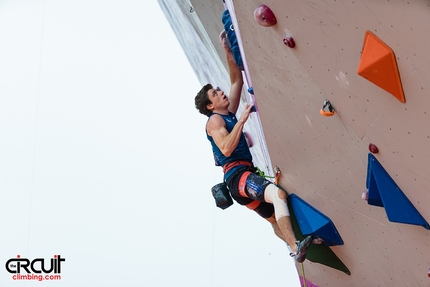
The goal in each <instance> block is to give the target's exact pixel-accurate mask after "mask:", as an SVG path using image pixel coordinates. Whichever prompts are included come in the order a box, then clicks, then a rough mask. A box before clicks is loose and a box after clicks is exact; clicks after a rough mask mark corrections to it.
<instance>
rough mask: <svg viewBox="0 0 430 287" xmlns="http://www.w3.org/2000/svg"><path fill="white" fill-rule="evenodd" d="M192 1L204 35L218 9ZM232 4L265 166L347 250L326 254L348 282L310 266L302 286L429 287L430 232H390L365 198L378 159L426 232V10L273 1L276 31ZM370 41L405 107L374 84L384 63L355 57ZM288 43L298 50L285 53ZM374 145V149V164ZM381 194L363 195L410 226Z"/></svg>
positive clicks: (429, 22)
mask: <svg viewBox="0 0 430 287" xmlns="http://www.w3.org/2000/svg"><path fill="white" fill-rule="evenodd" d="M194 2H196V3H194V8H196V11H197V12H200V13H201V14H200V15H201V17H200V19H201V20H202V22H205V23H206V25H208V26H210V23H211V21H212V22H213V19H209V18H210V17H211V14H210V13H209V12H207V11H208V10H209V9H210V7H209V6H211V7H212V6H214V7H215V6H216V7H218V6H217V5H218V2H219V1H218V0H211V1H207V3H205V4H202V3H201V2H198V1H194ZM226 2H229V1H226ZM231 2H232V4H233V5H234V10H235V14H236V18H237V22H238V27H236V28H237V29H239V30H240V35H241V39H242V45H243V50H242V54H243V55H242V56H244V57H245V58H246V60H247V65H248V68H249V76H250V77H251V79H252V85H253V90H254V93H255V98H256V102H257V106H258V111H259V114H260V117H261V121H262V125H263V128H264V133H265V138H266V142H267V146H268V150H269V153H270V159H271V162H272V165H273V166H275V165H276V166H278V167H280V169H281V170H282V177H281V182H280V183H281V186H283V187H284V188H285V189H286V190H287V191H288V192H290V193H294V194H296V195H297V196H299V197H300V198H301V199H302V200H303V201H305V202H306V204H309V205H310V206H312V207H313V208H315V209H316V210H318V211H319V212H321V213H323V214H324V216H326V217H327V218H329V219H331V221H332V223H333V224H334V225H335V228H336V230H337V232H339V234H340V236H341V238H342V240H343V244H342V245H336V246H330V249H329V250H331V251H333V253H334V254H335V256H337V257H338V258H339V260H341V262H343V263H344V264H345V266H346V267H347V269H348V270H349V271H350V274H348V273H349V272H342V271H340V270H338V269H335V268H331V267H328V266H327V265H325V264H320V263H315V262H310V261H306V262H305V269H306V278H307V279H308V280H310V281H312V282H314V283H315V284H316V285H318V286H331V287H333V286H342V287H344V286H430V283H429V282H430V279H429V278H428V275H427V272H428V269H429V267H430V234H429V231H428V229H426V228H427V227H428V226H426V225H425V224H423V225H411V224H404V223H397V222H393V221H390V218H388V217H387V213H386V210H385V208H384V207H381V206H377V205H370V204H368V203H367V202H366V201H365V200H363V199H362V193H363V191H365V190H366V188H367V187H368V185H367V181H368V174H369V158H372V157H374V158H375V159H376V160H377V161H378V163H379V164H380V166H382V169H383V170H384V172H385V173H386V174H387V175H389V177H390V178H391V179H392V181H393V182H394V185H392V186H394V187H393V189H391V190H394V189H395V190H396V194H400V195H399V196H398V198H403V196H404V197H405V198H407V201H408V202H409V203H410V205H411V206H412V207H413V208H412V209H411V210H414V211H417V212H418V213H420V216H421V217H422V218H423V219H424V222H425V219H427V220H429V219H430V209H428V208H427V205H428V203H429V202H430V180H429V178H428V175H429V174H430V152H429V151H428V146H429V145H430V129H429V128H428V127H427V126H428V122H430V118H429V117H430V110H429V107H430V97H429V96H428V95H429V82H430V81H429V80H430V65H428V63H429V61H430V57H429V56H428V47H430V38H429V37H427V35H428V27H429V26H430V7H429V4H428V3H427V1H400V0H394V1H393V0H387V1H382V0H381V1H373V0H363V1H342V0H330V1H307V0H297V1H294V0H290V1H280V0H268V1H266V2H264V4H265V5H267V6H268V7H270V8H271V9H272V10H273V11H274V14H275V16H276V18H277V23H276V25H274V26H271V27H264V26H261V25H259V24H257V23H256V22H255V21H254V17H253V15H254V10H255V9H256V8H257V7H258V6H259V5H260V4H262V2H260V1H255V0H248V1H238V0H236V1H231ZM217 9H218V10H219V8H217ZM366 31H369V32H370V33H371V34H373V35H375V37H376V38H377V39H379V40H380V41H381V42H382V43H383V44H384V45H386V47H388V48H387V49H385V51H390V50H391V51H392V53H393V58H392V59H391V60H390V61H392V62H394V66H395V68H394V70H392V69H391V68H389V69H388V70H389V72H387V73H388V74H389V73H392V74H396V73H397V76H398V77H399V79H398V82H399V83H400V85H401V86H400V88H399V87H397V90H399V89H400V90H401V91H402V92H403V93H404V100H403V101H402V99H401V97H400V99H399V97H397V96H396V95H393V93H390V92H389V91H388V92H387V89H384V87H381V86H383V85H385V83H386V82H387V79H384V78H383V77H384V75H385V74H386V73H385V74H384V75H382V73H381V71H383V70H384V69H385V68H386V64H382V65H381V64H380V62H381V61H382V62H383V61H385V60H380V59H379V58H377V59H376V60H375V59H370V58H371V57H372V55H374V54H375V53H374V52H371V53H370V55H371V56H370V58H369V57H368V56H366V58H365V59H364V60H363V59H362V58H361V57H362V54H363V57H364V55H365V54H366V53H367V51H365V49H366V48H365V45H364V44H365V42H366V41H365V35H366ZM286 35H289V36H290V37H292V38H293V39H294V42H295V44H296V45H295V47H294V48H291V47H288V46H286V45H285V44H284V42H283V39H284V38H285V36H286ZM216 36H217V35H215V32H213V34H212V35H211V38H212V39H213V40H214V42H215V41H216ZM369 49H370V48H369ZM384 53H385V52H384ZM367 54H369V53H367ZM387 57H388V56H387ZM221 58H222V57H221ZM381 58H382V59H386V58H385V54H384V55H382V56H381ZM362 60H363V61H364V63H363V61H362ZM359 67H361V68H362V69H359ZM369 67H370V68H369ZM358 72H359V73H360V74H359V73H358ZM378 72H379V73H380V74H381V75H380V76H379V75H375V73H378ZM366 73H367V74H366ZM375 77H376V80H375V79H374V78H375ZM381 77H382V78H381ZM389 81H391V80H389ZM381 83H382V84H381ZM388 90H390V89H388ZM325 100H329V101H330V102H331V103H332V105H333V106H334V108H335V114H334V115H333V116H331V117H323V116H322V115H321V114H320V110H321V108H322V106H323V103H324V101H325ZM370 143H372V144H374V145H375V146H377V147H378V150H379V152H378V153H375V154H373V155H372V157H369V156H368V154H369V144H370ZM378 167H379V165H378ZM378 171H379V169H378ZM370 174H372V175H373V174H377V171H376V170H375V171H374V172H373V171H372V170H371V171H370ZM378 182H379V185H378V184H377V183H378ZM377 183H374V184H373V185H371V186H372V188H371V189H372V191H371V192H370V193H369V195H370V196H371V197H373V196H375V194H377V195H379V193H381V196H382V194H384V196H385V199H386V201H385V202H390V203H389V208H388V207H387V211H388V209H390V210H391V211H392V210H394V212H395V213H396V212H397V213H400V214H405V215H406V217H407V215H408V214H407V212H405V210H407V209H406V208H404V205H403V204H404V201H403V200H396V201H395V202H394V203H392V202H391V201H390V200H389V199H390V189H388V191H387V192H386V191H385V190H384V192H379V190H378V188H379V189H381V188H384V186H386V184H384V183H383V181H382V180H379V179H378V180H377ZM375 186H379V187H378V188H376V189H375ZM386 194H388V195H386ZM369 202H374V201H372V200H369ZM387 204H388V203H387ZM391 211H390V212H391ZM425 223H427V222H425ZM297 267H298V272H299V273H301V266H299V265H298V266H297Z"/></svg>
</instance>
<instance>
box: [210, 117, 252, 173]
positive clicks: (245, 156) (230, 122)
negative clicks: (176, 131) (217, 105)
mask: <svg viewBox="0 0 430 287" xmlns="http://www.w3.org/2000/svg"><path fill="white" fill-rule="evenodd" d="M214 114H216V113H212V114H211V115H210V116H209V118H210V117H211V116H213V115H214ZM217 115H220V116H221V117H222V118H223V119H224V122H225V125H226V129H227V131H228V132H229V133H230V132H231V131H232V130H233V128H234V126H235V124H236V123H237V119H236V116H235V115H234V114H233V113H231V112H229V114H228V115H221V114H217ZM206 136H207V138H208V140H209V141H210V143H211V145H212V151H213V154H214V159H215V165H217V166H224V165H225V164H226V163H230V162H234V161H238V160H244V161H249V162H252V155H251V152H250V151H249V148H248V144H247V143H246V140H245V136H244V134H243V133H242V134H241V136H240V140H239V143H238V144H237V147H236V149H235V150H234V151H233V153H232V154H231V155H230V156H228V157H227V156H225V155H223V154H222V152H221V150H220V149H219V148H218V146H217V145H216V144H215V142H214V140H213V138H212V137H211V136H210V135H208V133H207V132H206ZM233 169H234V168H233ZM233 169H232V170H230V171H229V172H228V174H226V175H225V176H224V178H225V179H227V178H228V176H229V175H230V174H232V173H233V172H234V170H233Z"/></svg>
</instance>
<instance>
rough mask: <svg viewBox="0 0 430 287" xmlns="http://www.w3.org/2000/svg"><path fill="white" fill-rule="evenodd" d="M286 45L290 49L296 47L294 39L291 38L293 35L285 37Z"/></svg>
mask: <svg viewBox="0 0 430 287" xmlns="http://www.w3.org/2000/svg"><path fill="white" fill-rule="evenodd" d="M283 41H284V44H285V45H286V46H287V47H289V48H291V49H292V48H294V47H295V46H296V42H294V39H293V37H291V35H288V34H287V35H285V37H284V39H283Z"/></svg>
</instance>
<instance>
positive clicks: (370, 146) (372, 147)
mask: <svg viewBox="0 0 430 287" xmlns="http://www.w3.org/2000/svg"><path fill="white" fill-rule="evenodd" d="M369 151H370V152H371V153H378V152H379V149H378V147H377V146H376V145H374V144H373V143H371V144H369Z"/></svg>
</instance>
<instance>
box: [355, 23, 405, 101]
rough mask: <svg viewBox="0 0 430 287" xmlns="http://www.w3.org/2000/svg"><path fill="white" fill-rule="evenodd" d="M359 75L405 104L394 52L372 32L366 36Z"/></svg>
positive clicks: (367, 32) (368, 32)
mask: <svg viewBox="0 0 430 287" xmlns="http://www.w3.org/2000/svg"><path fill="white" fill-rule="evenodd" d="M357 73H358V74H359V75H360V76H362V77H363V78H365V79H367V80H368V81H370V82H372V83H374V84H375V85H377V86H378V87H380V88H382V89H384V90H385V91H387V92H389V93H390V94H392V95H393V96H395V97H396V98H397V99H398V100H399V101H401V102H402V103H404V102H405V95H404V93H403V88H402V82H401V80H400V75H399V69H398V68H397V62H396V57H395V56H394V52H393V50H391V48H390V47H388V46H387V44H385V43H384V42H382V41H381V39H379V38H378V37H376V36H375V34H373V33H372V32H370V31H366V34H365V35H364V43H363V49H362V51H361V59H360V64H359V65H358V71H357Z"/></svg>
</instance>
